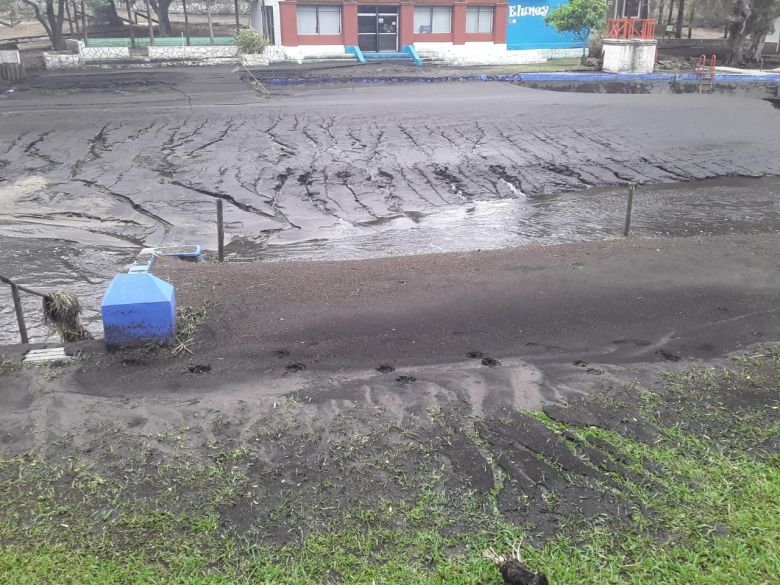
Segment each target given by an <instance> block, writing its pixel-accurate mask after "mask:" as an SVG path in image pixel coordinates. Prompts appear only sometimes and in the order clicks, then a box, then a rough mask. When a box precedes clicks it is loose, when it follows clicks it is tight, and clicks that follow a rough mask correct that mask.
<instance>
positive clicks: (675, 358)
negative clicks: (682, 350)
mask: <svg viewBox="0 0 780 585" xmlns="http://www.w3.org/2000/svg"><path fill="white" fill-rule="evenodd" d="M655 353H656V355H660V356H661V357H662V358H664V359H665V360H666V361H667V362H679V361H680V356H679V355H676V354H673V353H672V352H670V351H666V350H665V349H659V350H658V351H657V352H655Z"/></svg>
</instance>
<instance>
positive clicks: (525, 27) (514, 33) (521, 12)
mask: <svg viewBox="0 0 780 585" xmlns="http://www.w3.org/2000/svg"><path fill="white" fill-rule="evenodd" d="M567 3H568V0H509V7H508V11H509V14H507V25H506V47H507V49H510V50H512V49H515V50H517V49H566V48H574V47H584V46H586V44H585V43H582V42H579V41H577V40H575V39H574V37H573V36H571V35H569V34H561V33H559V32H558V31H557V30H555V27H554V26H548V25H547V24H545V22H544V18H545V16H547V15H548V14H550V12H552V11H553V10H554V9H555V8H557V7H558V6H560V5H561V4H567Z"/></svg>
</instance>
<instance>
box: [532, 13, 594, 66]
mask: <svg viewBox="0 0 780 585" xmlns="http://www.w3.org/2000/svg"><path fill="white" fill-rule="evenodd" d="M606 15H607V3H606V1H605V0H571V1H570V2H569V3H568V4H561V5H560V6H558V8H556V9H555V10H553V11H552V12H551V13H550V14H549V15H547V16H546V17H545V19H544V22H545V23H547V24H551V25H552V26H554V27H555V28H556V29H558V32H560V33H569V34H570V35H572V36H573V37H574V38H575V39H576V40H578V41H580V42H582V43H587V42H588V39H590V35H591V34H592V33H597V32H600V31H602V30H603V29H604V23H605V22H606ZM586 56H587V53H586V49H584V48H583V50H582V60H583V62H584V61H585V59H586Z"/></svg>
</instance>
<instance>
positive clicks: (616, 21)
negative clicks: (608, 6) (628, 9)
mask: <svg viewBox="0 0 780 585" xmlns="http://www.w3.org/2000/svg"><path fill="white" fill-rule="evenodd" d="M604 38H605V39H654V38H655V19H654V18H610V19H609V20H607V32H606V34H605V35H604Z"/></svg>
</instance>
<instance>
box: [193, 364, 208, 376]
mask: <svg viewBox="0 0 780 585" xmlns="http://www.w3.org/2000/svg"><path fill="white" fill-rule="evenodd" d="M187 370H188V371H189V372H190V374H197V375H200V374H205V373H206V372H210V371H211V366H210V365H209V364H195V365H194V366H190V367H189V368H187Z"/></svg>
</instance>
